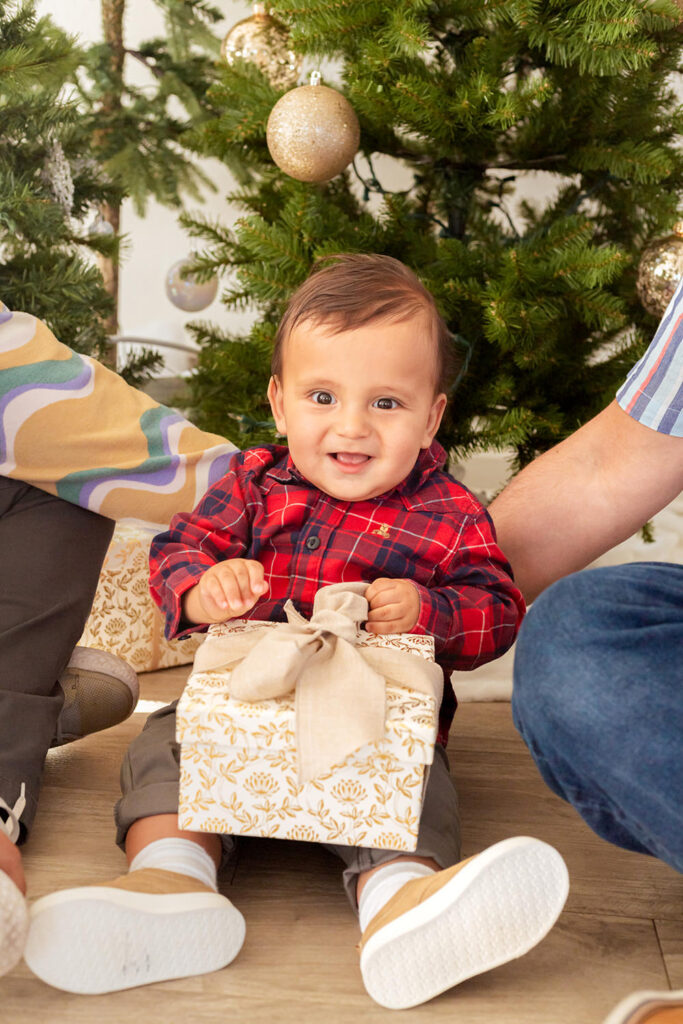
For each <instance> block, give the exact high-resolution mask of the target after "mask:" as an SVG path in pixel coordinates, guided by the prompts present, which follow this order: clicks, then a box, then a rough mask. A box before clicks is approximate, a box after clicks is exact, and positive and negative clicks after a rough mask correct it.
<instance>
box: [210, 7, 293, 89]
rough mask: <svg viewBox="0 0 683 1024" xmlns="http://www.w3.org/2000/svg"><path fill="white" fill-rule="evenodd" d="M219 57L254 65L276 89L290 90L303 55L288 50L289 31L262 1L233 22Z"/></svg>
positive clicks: (228, 60)
mask: <svg viewBox="0 0 683 1024" xmlns="http://www.w3.org/2000/svg"><path fill="white" fill-rule="evenodd" d="M221 57H222V58H223V60H225V61H226V62H227V63H228V64H234V62H235V59H236V58H241V59H242V60H248V61H249V62H250V63H252V64H255V65H256V67H257V68H259V69H260V70H261V71H262V72H263V74H264V75H265V76H266V78H268V79H269V81H270V83H271V85H273V86H274V87H275V88H276V89H291V88H292V86H293V85H296V83H297V81H298V79H299V75H300V74H301V64H302V58H301V57H299V56H298V55H297V54H296V53H294V51H293V50H292V49H291V47H290V45H289V32H288V31H287V29H286V28H285V26H284V25H282V24H281V23H280V22H279V21H277V20H276V19H275V18H273V17H272V16H271V15H270V14H268V13H267V12H266V7H265V4H254V13H253V14H252V15H251V17H249V18H243V19H242V21H238V22H237V24H236V25H233V27H232V28H231V29H230V31H229V32H228V34H227V36H226V37H225V39H224V40H223V42H222V44H221Z"/></svg>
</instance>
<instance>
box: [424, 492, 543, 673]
mask: <svg viewBox="0 0 683 1024" xmlns="http://www.w3.org/2000/svg"><path fill="white" fill-rule="evenodd" d="M414 586H416V587H417V590H418V593H419V595H420V615H419V618H418V621H417V625H416V627H415V629H414V632H416V633H421V632H424V633H428V634H431V635H432V636H433V637H434V643H435V651H436V656H437V660H438V662H439V664H441V665H442V666H443V667H444V668H445V669H447V670H448V671H449V672H452V671H454V670H456V669H457V670H459V671H464V670H467V669H473V668H476V667H477V666H478V665H483V664H485V663H486V662H487V661H493V660H494V659H495V658H498V657H500V656H501V655H502V654H504V653H505V651H507V650H508V648H509V647H511V646H512V644H513V642H514V640H515V637H516V635H517V631H518V629H519V627H520V624H521V621H522V618H523V617H524V612H525V610H526V608H525V604H524V598H523V597H522V595H521V593H520V591H519V590H518V589H517V587H516V586H515V584H514V582H513V579H512V570H511V568H510V565H509V563H508V562H507V561H506V559H505V556H504V555H503V553H502V551H501V550H500V548H499V547H498V545H497V543H496V540H495V536H494V530H493V524H492V522H491V519H490V517H489V515H488V513H487V512H486V511H485V510H484V509H483V508H482V510H481V512H480V513H479V514H477V515H471V516H468V517H467V519H466V520H465V522H464V524H463V528H462V530H461V531H460V534H459V537H458V543H457V546H456V547H455V548H454V550H453V551H452V552H451V554H450V557H449V558H448V559H447V560H446V561H445V562H444V563H442V565H441V566H439V569H438V572H437V576H436V579H435V584H434V586H430V587H425V586H422V585H420V584H417V583H415V584H414Z"/></svg>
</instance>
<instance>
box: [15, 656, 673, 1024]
mask: <svg viewBox="0 0 683 1024" xmlns="http://www.w3.org/2000/svg"><path fill="white" fill-rule="evenodd" d="M186 673H187V670H186V669H170V670H167V671H166V672H158V673H150V674H148V675H146V676H142V677H141V683H142V697H143V699H145V700H147V701H162V702H164V703H165V702H167V701H168V700H170V699H172V698H173V697H175V696H177V694H178V692H179V690H180V689H181V687H182V683H183V681H184V678H185V675H186ZM143 721H144V714H141V713H137V714H135V715H134V716H133V718H132V719H130V720H129V721H128V722H126V723H124V724H123V725H121V726H119V727H117V728H116V729H111V730H109V731H108V732H106V733H101V734H99V735H97V736H92V737H89V738H88V739H86V740H83V741H81V742H80V743H77V744H73V745H71V746H68V747H64V748H62V749H61V750H58V751H54V752H53V753H52V754H51V755H50V758H49V762H48V765H47V769H46V775H45V786H44V791H43V795H42V800H41V806H40V813H39V816H38V822H37V825H36V828H35V830H34V833H33V835H32V837H31V840H30V843H29V844H28V845H27V846H26V847H25V848H24V849H25V863H26V872H27V878H28V883H29V888H30V897H31V898H33V899H35V898H37V897H39V896H42V895H44V894H45V893H48V892H52V891H54V890H55V889H59V888H63V887H65V886H72V885H78V884H83V883H89V882H94V881H102V880H105V879H107V878H108V877H113V876H115V875H117V874H120V873H121V872H122V871H123V870H124V867H125V859H124V856H123V854H122V853H121V852H120V851H119V850H118V849H117V848H116V847H115V846H114V844H113V839H112V832H113V829H112V814H111V808H112V804H113V802H114V800H115V799H116V797H117V795H118V768H119V763H120V761H121V757H122V754H123V752H124V750H125V747H126V745H127V743H128V742H129V741H130V739H131V738H132V737H133V736H134V735H135V734H136V733H137V732H138V731H139V729H140V728H141V726H142V722H143ZM449 753H450V755H451V767H452V771H453V774H454V776H455V778H456V781H457V784H458V788H459V791H460V797H461V809H462V818H463V830H464V855H470V854H472V853H475V852H477V851H479V850H481V849H483V848H484V847H486V846H489V845H490V844H491V843H493V842H496V841H497V840H499V839H503V838H505V837H507V836H510V835H515V834H529V835H534V836H538V837H539V838H542V839H545V840H547V841H549V842H551V843H553V844H554V845H555V846H556V847H557V848H558V849H559V850H560V852H561V853H562V854H563V856H564V858H565V860H566V861H567V865H568V867H569V872H570V877H571V892H570V896H569V901H568V903H567V907H566V909H565V911H564V913H563V914H562V916H561V918H560V920H559V922H558V924H557V925H556V927H555V928H554V929H553V931H552V932H551V933H550V935H549V936H548V937H547V938H546V940H545V941H544V942H543V943H541V945H540V946H538V947H536V949H534V950H532V952H531V953H529V954H527V956H526V957H524V958H523V959H521V960H518V961H516V962H513V963H510V964H507V965H505V966H504V967H501V968H499V969H498V970H496V971H492V972H490V973H489V974H486V975H482V976H480V977H478V978H474V979H472V980H470V981H468V982H465V983H464V984H463V985H461V986H459V987H458V988H457V989H454V990H452V991H451V992H448V993H446V994H444V995H443V996H440V997H439V998H438V999H435V1000H433V1001H432V1002H431V1003H429V1004H427V1005H425V1006H423V1007H420V1008H418V1009H415V1010H406V1011H403V1012H402V1013H401V1014H400V1015H399V1016H397V1015H396V1014H395V1013H392V1011H388V1010H384V1009H382V1008H381V1007H379V1006H377V1005H376V1004H375V1003H373V1002H372V1001H371V1000H370V998H369V997H368V996H367V995H366V994H365V991H364V989H363V986H362V983H361V978H360V973H359V970H358V964H357V953H356V950H355V948H354V947H355V944H356V942H357V940H358V930H357V923H356V920H355V918H354V916H353V914H352V912H351V910H350V908H349V906H348V904H347V902H346V897H345V896H344V895H343V893H342V890H341V885H340V867H339V863H338V862H337V861H335V860H334V859H333V858H332V857H331V856H329V855H328V854H326V853H325V851H323V850H322V849H320V848H319V847H316V846H306V845H300V844H294V843H285V842H279V841H276V840H272V841H266V840H256V839H249V840H244V841H243V844H242V848H241V852H240V854H239V858H238V860H237V862H236V863H235V865H234V867H233V868H232V870H230V871H229V872H225V873H223V875H222V876H221V888H222V891H223V892H224V893H226V895H229V896H230V898H231V899H232V900H233V901H234V903H235V904H236V905H237V906H238V907H239V908H240V910H241V911H242V912H243V913H244V915H245V917H246V920H247V939H246V943H245V945H244V948H243V949H242V952H241V953H240V955H239V956H238V958H237V959H236V960H235V961H234V963H233V964H231V965H230V966H229V967H227V968H226V969H225V970H223V971H220V972H218V973H216V974H212V975H206V976H204V977H201V978H190V979H187V980H181V981H173V982H166V983H164V984H159V985H151V986H147V987H146V988H142V989H137V990H132V991H129V992H122V993H116V994H114V995H109V996H73V995H68V994H66V993H63V992H58V991H57V990H55V989H50V988H48V987H47V986H46V985H44V984H43V983H42V982H40V981H38V980H37V979H36V978H34V977H33V976H32V975H31V974H30V972H29V971H28V969H27V968H26V967H25V966H24V965H23V964H22V965H21V966H20V967H18V968H17V969H16V970H15V971H14V972H13V973H11V974H9V975H7V976H6V977H5V978H3V979H2V980H1V981H0V1021H2V1024H27V1022H28V1024H34V1022H39V1021H40V1022H42V1021H45V1022H47V1024H62V1022H63V1024H66V1022H68V1024H91V1022H92V1024H95V1022H97V1024H110V1022H111V1024H121V1022H127V1024H138V1022H144V1024H154V1022H164V1024H185V1022H188V1024H213V1022H216V1024H218V1022H220V1024H224V1022H233V1021H235V1022H236V1021H240V1022H241V1021H245V1022H264V1024H265V1022H269V1024H279V1022H282V1024H300V1022H302V1024H308V1022H309V1021H313V1022H316V1024H317V1022H325V1024H328V1022H329V1024H346V1022H348V1024H351V1022H354V1024H355V1022H357V1021H363V1022H366V1021H367V1022H370V1024H373V1022H380V1021H389V1020H390V1019H392V1018H393V1019H396V1020H400V1021H401V1022H402V1024H422V1022H428V1021H441V1020H444V1021H445V1020H448V1021H451V1022H453V1024H456V1022H467V1024H484V1022H486V1024H494V1022H495V1024H600V1022H601V1021H602V1020H603V1018H604V1016H605V1015H606V1014H607V1012H608V1011H609V1010H610V1009H611V1007H612V1006H613V1005H614V1004H615V1003H616V1002H617V1001H618V1000H619V999H621V998H622V997H623V996H625V995H626V994H627V993H629V992H631V991H633V990H635V989H643V988H653V989H668V988H683V922H682V917H683V915H682V913H681V911H682V910H683V876H679V875H677V874H676V873H675V872H674V871H673V870H671V869H669V868H667V867H665V866H664V865H663V864H661V863H658V862H656V861H654V860H652V859H651V858H648V857H643V856H640V855H638V854H630V853H625V852H623V851H621V850H617V849H615V848H613V847H610V846H608V845H607V844H606V843H603V842H601V841H600V840H599V839H597V838H596V837H595V836H593V834H592V833H591V832H590V831H589V830H588V829H587V828H586V827H585V826H584V825H583V823H582V822H581V820H580V819H579V818H578V816H577V815H576V814H575V813H574V812H573V811H572V810H571V808H569V807H567V806H565V805H564V804H563V803H562V802H561V801H560V800H558V799H556V798H555V797H554V796H553V795H552V794H551V793H550V792H549V791H548V790H547V789H546V788H545V786H544V785H543V783H542V782H541V781H540V779H539V777H538V776H537V773H536V770H535V768H534V766H533V763H532V761H531V759H530V757H529V755H528V753H527V751H526V748H525V747H524V745H523V744H522V742H521V740H520V739H519V738H518V736H517V734H516V732H515V731H514V728H513V726H512V723H511V720H510V707H509V705H508V704H505V703H501V704H465V705H463V706H461V708H460V710H459V711H458V714H457V717H456V727H455V729H454V731H453V734H452V739H451V746H450V751H449Z"/></svg>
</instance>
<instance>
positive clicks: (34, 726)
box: [0, 477, 114, 841]
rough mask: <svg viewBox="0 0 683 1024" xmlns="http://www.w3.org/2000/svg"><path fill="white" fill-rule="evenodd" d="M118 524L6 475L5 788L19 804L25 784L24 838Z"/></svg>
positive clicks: (0, 542) (1, 555)
mask: <svg viewBox="0 0 683 1024" xmlns="http://www.w3.org/2000/svg"><path fill="white" fill-rule="evenodd" d="M113 529H114V524H113V522H111V520H109V519H104V518H103V517H102V516H98V515H96V514H95V513H93V512H88V511H86V510H84V509H82V508H78V507H77V506H76V505H71V504H69V503H68V502H66V501H62V500H61V499H60V498H54V497H53V496H52V495H50V494H47V493H46V492H44V491H40V490H38V489H37V488H35V487H31V486H30V485H29V484H24V483H21V482H19V481H16V480H10V479H8V478H7V477H0V797H2V799H3V800H4V801H5V803H7V804H8V805H9V806H10V807H12V806H13V805H14V803H15V801H16V800H17V798H18V796H19V793H20V790H21V784H22V783H25V785H26V808H25V810H24V812H23V814H22V815H21V824H22V837H21V838H22V839H23V838H25V836H26V833H27V832H28V831H29V830H30V828H31V825H32V823H33V819H34V817H35V813H36V807H37V802H38V791H39V788H40V779H41V775H42V771H43V764H44V761H45V755H46V753H47V751H48V749H49V747H50V743H51V742H52V738H53V736H54V733H55V723H56V722H57V718H58V716H59V712H60V710H61V707H62V703H63V694H62V690H61V687H60V686H59V685H58V683H57V679H58V678H59V676H60V675H61V673H62V672H63V671H64V668H65V667H66V665H67V663H68V661H69V658H70V657H71V654H72V652H73V649H74V647H75V646H76V644H77V643H78V640H79V637H80V636H81V633H82V632H83V627H84V625H85V622H86V620H87V618H88V615H89V613H90V607H91V605H92V601H93V597H94V595H95V589H96V587H97V580H98V576H99V572H100V568H101V566H102V562H103V561H104V556H105V554H106V551H107V547H108V545H109V541H110V539H111V535H112V532H113ZM20 841H21V840H20Z"/></svg>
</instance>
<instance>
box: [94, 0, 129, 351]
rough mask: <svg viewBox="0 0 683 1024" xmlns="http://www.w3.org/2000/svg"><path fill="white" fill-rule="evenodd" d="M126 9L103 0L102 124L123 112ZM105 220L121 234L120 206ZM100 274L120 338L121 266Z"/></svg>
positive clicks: (107, 209) (120, 1) (111, 329)
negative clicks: (106, 73) (105, 70)
mask: <svg viewBox="0 0 683 1024" xmlns="http://www.w3.org/2000/svg"><path fill="white" fill-rule="evenodd" d="M125 7H126V0H102V29H103V34H104V42H105V43H106V44H107V46H108V47H109V49H110V65H109V66H110V71H111V77H112V87H111V89H110V90H109V91H108V92H106V93H105V94H104V95H103V97H102V106H101V110H102V115H103V118H102V119H103V123H105V124H106V123H107V120H108V119H109V118H110V116H111V115H115V114H116V112H117V111H118V110H120V108H121V97H122V93H123V61H124V57H125V50H124V46H123V15H124V11H125ZM104 132H106V129H103V130H102V132H100V133H96V135H95V146H96V148H97V147H99V146H102V145H103V144H104V141H105V135H104ZM100 212H101V214H102V216H103V218H104V219H105V220H106V221H107V222H108V223H109V224H111V226H112V227H113V229H114V231H115V232H116V233H117V234H118V231H119V227H120V224H121V205H120V204H116V205H115V206H114V205H112V204H111V203H104V204H103V206H102V207H101V210H100ZM98 259H99V265H100V270H101V271H102V277H103V278H104V285H105V288H106V289H107V291H108V292H109V294H110V295H111V297H112V299H113V300H114V309H113V312H112V314H111V316H110V317H109V318H108V319H107V321H106V328H107V332H108V334H110V335H115V334H118V331H119V317H118V309H119V267H118V264H117V263H116V262H115V261H114V260H112V259H108V258H107V257H105V256H100V257H99V258H98ZM105 361H106V362H107V364H108V365H109V366H112V367H114V368H115V366H116V346H115V345H112V346H111V349H110V351H109V353H108V355H107V358H106V360H105Z"/></svg>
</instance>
